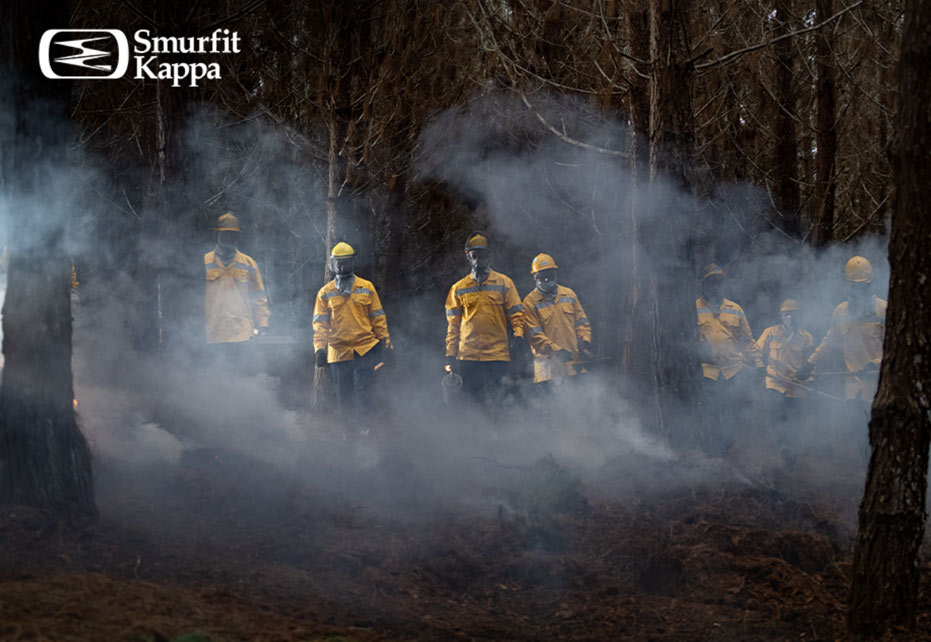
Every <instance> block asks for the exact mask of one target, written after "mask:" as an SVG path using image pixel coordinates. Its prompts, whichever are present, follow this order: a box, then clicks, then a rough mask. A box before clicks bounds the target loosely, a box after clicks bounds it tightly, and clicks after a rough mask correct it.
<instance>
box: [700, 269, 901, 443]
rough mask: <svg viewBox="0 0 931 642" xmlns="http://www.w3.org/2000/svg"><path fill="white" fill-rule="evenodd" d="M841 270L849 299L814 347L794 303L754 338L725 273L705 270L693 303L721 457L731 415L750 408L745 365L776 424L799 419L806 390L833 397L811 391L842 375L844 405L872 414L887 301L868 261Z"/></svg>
mask: <svg viewBox="0 0 931 642" xmlns="http://www.w3.org/2000/svg"><path fill="white" fill-rule="evenodd" d="M844 273H845V277H846V282H847V292H846V300H845V301H843V302H842V303H840V304H839V305H838V306H837V307H836V308H834V312H833V314H832V315H831V323H830V326H829V328H828V331H827V333H826V334H825V336H824V338H823V339H822V340H821V342H820V343H819V344H818V345H817V347H815V340H814V337H813V336H812V334H811V333H810V332H808V331H807V330H805V329H804V328H802V327H800V318H799V315H800V306H799V304H798V301H796V300H795V299H786V300H785V301H783V302H782V304H781V305H780V306H779V316H780V323H779V324H777V325H774V326H771V327H768V328H766V329H765V330H764V331H763V332H762V334H761V335H760V336H759V338H758V339H756V340H754V338H753V333H752V332H751V331H750V326H749V324H748V323H747V318H746V315H745V314H744V311H743V309H742V308H741V307H740V306H739V305H737V304H736V303H735V302H733V301H731V300H730V299H727V298H725V297H724V296H723V287H724V282H725V274H724V270H722V269H721V268H720V267H718V266H717V265H714V264H711V265H709V266H707V267H706V268H705V269H704V270H703V272H702V282H701V296H700V297H699V298H698V299H697V300H696V302H695V307H696V309H697V313H698V327H699V340H700V342H701V343H702V345H703V351H702V354H703V358H702V375H703V377H704V379H703V380H704V382H705V392H706V395H705V396H706V399H707V402H708V408H709V410H710V413H711V429H712V432H713V438H714V441H715V446H716V448H718V449H720V451H721V452H722V453H726V452H727V451H728V450H729V449H730V447H731V445H732V443H733V441H734V436H735V434H734V428H735V423H736V422H735V421H734V417H733V416H732V414H733V413H734V412H736V411H737V410H738V409H739V408H741V407H742V406H745V405H746V401H747V400H746V399H745V398H743V397H744V396H745V394H746V389H745V388H744V387H741V386H740V381H741V373H742V372H744V371H745V368H748V367H749V368H750V369H751V370H750V372H755V373H760V374H759V375H758V376H759V377H760V378H762V379H763V380H764V384H763V385H764V386H765V389H766V391H767V393H768V395H769V396H770V401H771V404H772V407H773V415H774V419H775V420H776V421H780V420H783V421H784V420H787V419H795V418H797V417H798V416H799V412H800V403H801V400H802V399H804V398H805V397H806V396H808V395H809V393H814V394H817V395H821V396H825V397H829V396H831V395H828V394H825V393H823V392H821V391H820V390H817V389H815V388H813V387H812V385H813V384H812V381H813V380H815V379H816V378H818V377H835V378H836V377H842V378H843V379H844V386H843V388H844V392H843V400H844V401H846V402H847V404H848V405H849V406H851V407H853V408H857V409H862V410H864V411H865V410H867V409H868V407H869V404H870V403H871V402H872V400H873V395H874V393H875V392H876V386H877V383H878V380H879V366H880V363H881V362H882V351H883V333H884V330H885V318H886V302H885V301H884V300H883V299H880V298H879V297H877V296H876V295H875V294H874V293H873V290H872V282H873V270H872V266H871V265H870V262H869V261H868V260H867V259H865V258H864V257H862V256H854V257H853V258H851V259H850V260H849V261H847V264H846V266H845V268H844ZM838 357H842V358H843V369H842V370H837V371H834V372H831V371H825V370H824V368H825V367H826V366H828V365H829V364H830V363H832V361H835V360H837V358H838Z"/></svg>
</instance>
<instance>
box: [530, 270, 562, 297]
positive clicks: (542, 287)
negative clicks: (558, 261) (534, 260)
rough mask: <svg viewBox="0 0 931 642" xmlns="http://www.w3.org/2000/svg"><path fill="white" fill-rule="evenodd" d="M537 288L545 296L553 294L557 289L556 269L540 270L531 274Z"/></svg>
mask: <svg viewBox="0 0 931 642" xmlns="http://www.w3.org/2000/svg"><path fill="white" fill-rule="evenodd" d="M533 282H534V283H535V284H536V286H537V289H538V290H539V291H540V292H542V293H543V294H545V295H547V296H553V295H554V294H556V291H557V290H558V289H559V285H558V284H557V283H556V270H540V271H539V272H535V273H534V275H533Z"/></svg>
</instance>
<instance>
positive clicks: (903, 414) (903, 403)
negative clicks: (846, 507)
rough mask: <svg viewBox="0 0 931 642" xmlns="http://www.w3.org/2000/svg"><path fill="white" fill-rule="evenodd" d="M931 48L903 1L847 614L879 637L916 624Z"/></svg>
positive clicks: (918, 9) (928, 404)
mask: <svg viewBox="0 0 931 642" xmlns="http://www.w3.org/2000/svg"><path fill="white" fill-rule="evenodd" d="M929 56H931V3H929V2H921V1H920V0H906V3H905V26H904V34H903V38H902V56H901V62H900V66H899V111H898V116H897V124H896V134H895V136H896V138H895V141H894V143H893V149H894V151H893V167H894V172H893V174H894V176H895V190H896V192H895V202H894V204H893V213H892V236H891V238H890V241H889V263H890V267H891V276H890V285H889V308H888V311H887V314H886V324H887V325H886V335H885V341H884V344H883V363H882V371H881V373H880V380H879V390H878V391H877V394H876V398H875V400H874V401H873V414H872V419H871V420H870V444H871V446H872V448H873V453H872V456H871V458H870V466H869V471H868V472H867V479H866V491H865V493H864V495H863V502H862V503H861V505H860V524H859V530H858V532H857V542H856V548H855V551H854V560H853V581H852V584H851V589H850V604H849V611H848V614H847V616H848V620H847V621H848V625H849V628H850V631H851V632H852V633H854V634H860V635H864V636H868V637H870V638H872V639H876V638H879V637H881V636H882V634H883V633H884V632H885V631H886V630H888V629H890V628H891V627H896V626H905V627H908V628H913V627H914V626H915V615H916V610H917V609H916V607H917V600H918V576H919V565H918V550H919V547H920V546H921V541H922V537H923V536H924V526H925V518H926V515H925V512H924V510H925V498H926V492H927V477H926V474H927V468H928V446H929V440H931V393H929V391H931V342H929V341H928V328H929V327H931V303H929V302H931V218H929V217H928V216H927V215H926V214H925V212H926V210H927V207H928V203H929V201H931V183H929V182H928V178H927V177H928V172H929V171H931V148H929V146H928V141H929V140H931V120H929V117H928V104H929V101H931V82H929V78H928V72H927V60H928V58H929Z"/></svg>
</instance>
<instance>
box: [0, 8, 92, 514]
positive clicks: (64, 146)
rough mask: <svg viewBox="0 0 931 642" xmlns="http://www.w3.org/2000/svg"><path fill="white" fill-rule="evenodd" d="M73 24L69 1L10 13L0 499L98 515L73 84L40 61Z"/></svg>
mask: <svg viewBox="0 0 931 642" xmlns="http://www.w3.org/2000/svg"><path fill="white" fill-rule="evenodd" d="M67 24H68V10H67V3H65V2H64V1H60V2H38V3H31V4H30V3H14V2H10V3H3V4H2V6H0V29H2V39H3V42H4V44H5V45H6V47H5V48H4V55H3V57H2V58H3V60H2V61H0V65H2V67H3V69H2V72H3V73H2V75H0V77H2V78H3V79H4V80H5V81H8V82H9V83H10V85H11V86H9V87H5V88H4V91H3V96H2V98H0V109H2V111H3V113H5V114H10V115H12V128H11V129H12V131H7V132H5V134H6V135H5V136H4V139H5V140H3V141H2V147H3V148H4V152H5V153H4V157H5V158H4V160H5V161H6V162H5V163H4V168H3V170H4V180H3V184H4V186H5V188H6V190H5V191H7V193H8V195H9V196H11V197H12V198H13V199H14V202H15V203H16V207H17V217H16V218H15V219H14V223H13V229H12V239H11V243H10V246H9V250H8V252H9V277H8V287H7V293H6V301H5V303H4V306H3V353H4V356H5V359H6V361H5V367H4V371H3V383H2V386H0V498H2V501H9V502H13V503H23V504H28V505H32V506H39V507H47V508H53V509H57V510H60V511H63V512H66V513H68V514H75V515H93V514H95V513H96V507H95V504H94V491H93V477H92V474H91V453H90V450H89V448H88V446H87V442H86V441H85V439H84V436H83V435H82V434H81V431H80V430H79V429H78V426H77V422H76V419H75V412H74V407H73V405H72V399H73V396H74V395H73V387H72V374H71V299H70V272H71V262H70V260H69V258H68V252H67V248H66V247H65V238H66V234H65V231H66V228H67V213H68V212H69V211H71V209H72V208H73V202H72V200H71V199H72V198H73V191H72V185H71V170H70V167H69V162H68V146H69V143H70V139H71V135H70V131H71V127H70V123H69V120H68V117H69V100H70V89H71V84H70V83H68V82H66V81H60V80H58V81H56V80H46V79H45V78H43V76H42V74H41V73H40V71H39V64H38V56H37V55H36V54H37V51H38V44H39V39H40V37H41V35H42V33H43V32H44V31H46V30H47V29H52V28H60V27H62V26H65V25H67Z"/></svg>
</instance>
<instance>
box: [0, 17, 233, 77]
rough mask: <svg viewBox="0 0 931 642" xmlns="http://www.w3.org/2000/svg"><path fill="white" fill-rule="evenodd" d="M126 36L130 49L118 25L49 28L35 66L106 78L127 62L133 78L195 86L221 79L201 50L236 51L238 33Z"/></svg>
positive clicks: (120, 72)
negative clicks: (202, 82)
mask: <svg viewBox="0 0 931 642" xmlns="http://www.w3.org/2000/svg"><path fill="white" fill-rule="evenodd" d="M3 1H4V0H0V2H3ZM132 40H133V47H132V51H130V47H129V38H128V37H127V36H126V34H125V33H123V32H122V31H120V30H119V29H50V30H49V31H46V32H45V33H44V34H42V39H41V40H40V41H39V68H40V69H41V70H42V73H43V74H44V75H45V77H46V78H52V79H62V80H64V79H74V80H107V79H113V78H122V77H123V76H124V75H126V73H127V70H128V69H129V66H130V64H132V65H133V72H132V77H133V78H136V79H137V80H162V81H164V80H167V81H171V86H172V87H180V86H181V84H182V82H184V83H186V84H187V85H189V86H191V87H197V86H198V83H199V82H200V81H202V80H220V79H221V78H222V74H221V70H220V63H219V62H217V61H209V62H208V61H207V60H204V59H203V56H204V55H207V56H217V55H227V54H238V53H240V47H239V45H240V38H239V34H238V33H237V32H235V31H230V30H229V29H214V31H213V32H212V33H210V34H209V35H204V36H162V35H153V34H152V32H151V31H150V30H149V29H139V30H137V31H135V32H134V33H133V34H132ZM160 56H164V57H165V58H164V59H163V58H160ZM195 56H196V57H195ZM184 57H186V58H184Z"/></svg>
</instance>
